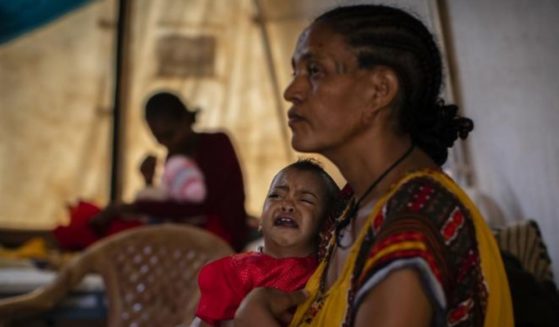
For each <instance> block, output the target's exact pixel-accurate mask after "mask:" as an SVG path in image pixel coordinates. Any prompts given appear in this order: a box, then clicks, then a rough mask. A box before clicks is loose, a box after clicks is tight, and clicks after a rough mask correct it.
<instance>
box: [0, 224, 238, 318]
mask: <svg viewBox="0 0 559 327" xmlns="http://www.w3.org/2000/svg"><path fill="white" fill-rule="evenodd" d="M232 253H233V250H232V249H231V248H230V247H229V245H227V244H226V243H225V242H224V241H222V240H221V239H219V238H218V237H216V236H214V235H213V234H210V233H208V232H206V231H204V230H202V229H199V228H196V227H191V226H187V225H174V224H162V225H155V226H147V227H138V228H134V229H131V230H128V231H125V232H122V233H119V234H116V235H114V236H112V237H109V238H107V239H104V240H102V241H99V242H97V243H95V244H93V245H92V246H91V247H89V248H88V249H87V250H86V251H85V252H84V253H82V254H80V255H79V256H78V257H77V258H75V259H74V260H72V261H71V262H69V263H68V264H67V265H66V266H65V267H64V268H63V269H62V270H61V271H60V273H59V274H58V276H57V278H56V280H55V281H54V282H53V283H51V284H49V285H47V286H45V287H42V288H41V289H38V290H36V291H34V292H32V293H30V294H25V295H21V296H16V297H13V298H8V299H2V300H0V322H1V321H3V320H6V319H7V320H8V321H9V320H11V319H14V318H17V317H22V316H28V315H30V314H33V313H37V312H40V311H45V310H48V309H50V308H52V307H53V306H54V305H55V304H56V303H57V302H59V301H60V300H61V299H62V298H63V297H64V296H65V294H67V293H68V292H69V291H70V290H71V289H72V288H73V287H75V286H76V285H77V284H78V283H79V282H80V281H81V280H82V278H83V277H84V276H85V275H86V274H87V273H89V272H97V273H99V274H100V275H101V276H102V278H103V281H104V283H105V292H106V296H107V301H108V315H109V316H108V319H107V325H108V326H110V327H124V326H126V327H141V326H150V327H151V326H161V327H167V326H169V327H171V326H181V325H189V324H190V322H191V321H192V319H193V316H194V312H195V309H196V304H197V303H198V299H199V291H198V284H197V277H198V272H199V270H200V268H201V267H202V266H203V265H204V264H206V263H207V262H208V261H211V260H214V259H218V258H221V257H224V256H226V255H229V254H232ZM0 325H1V323H0Z"/></svg>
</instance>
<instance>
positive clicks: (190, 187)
mask: <svg viewBox="0 0 559 327" xmlns="http://www.w3.org/2000/svg"><path fill="white" fill-rule="evenodd" d="M156 160H157V159H156V158H155V156H152V155H150V156H148V157H147V158H146V159H145V160H144V162H143V163H142V166H141V167H140V171H141V172H142V174H143V175H144V179H145V181H146V188H144V189H143V190H141V191H140V192H138V194H137V195H136V199H140V200H146V199H150V200H155V201H157V200H161V201H164V200H169V199H172V200H175V201H179V202H182V201H184V202H193V203H200V202H202V201H204V199H205V198H206V185H205V183H204V175H203V174H202V171H201V170H200V168H198V165H197V164H196V163H195V162H194V160H192V159H191V158H189V157H188V156H185V155H181V154H175V155H172V156H170V157H169V158H168V159H167V161H166V162H165V167H164V169H163V175H162V176H161V181H160V183H159V185H156V186H154V185H153V175H154V171H155V163H156ZM146 166H149V167H151V169H146V168H145V167H146ZM146 170H148V171H149V172H146Z"/></svg>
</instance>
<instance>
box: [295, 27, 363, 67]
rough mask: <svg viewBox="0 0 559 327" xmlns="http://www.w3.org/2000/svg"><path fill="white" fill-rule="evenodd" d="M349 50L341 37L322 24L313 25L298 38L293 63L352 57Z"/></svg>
mask: <svg viewBox="0 0 559 327" xmlns="http://www.w3.org/2000/svg"><path fill="white" fill-rule="evenodd" d="M351 50H352V49H351V47H350V46H349V45H348V44H347V42H346V41H345V38H344V37H343V35H341V34H339V33H335V32H333V31H332V30H331V29H330V28H328V27H327V26H324V25H322V24H313V25H310V26H309V27H307V28H306V29H305V30H304V31H303V32H302V33H301V35H300V36H299V39H298V41H297V45H296V47H295V51H294V53H293V61H295V62H299V61H304V60H308V59H322V58H324V57H338V56H348V55H350V56H353V52H352V51H351Z"/></svg>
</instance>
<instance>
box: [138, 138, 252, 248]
mask: <svg viewBox="0 0 559 327" xmlns="http://www.w3.org/2000/svg"><path fill="white" fill-rule="evenodd" d="M196 137H197V141H196V144H195V145H194V147H193V146H192V144H185V145H184V151H183V153H179V152H175V153H169V154H168V156H171V155H174V154H183V155H187V156H190V157H191V158H192V159H194V160H195V161H196V163H197V164H198V167H199V168H200V170H201V171H202V173H203V175H204V178H205V182H206V189H207V194H206V199H205V200H204V202H202V203H188V202H178V201H173V200H167V201H154V200H138V201H136V202H135V203H134V205H135V208H136V210H137V211H138V212H141V213H142V214H146V215H148V216H150V217H154V218H162V219H169V220H171V221H174V222H188V218H189V217H199V216H205V217H206V218H207V223H206V224H205V225H204V226H202V227H204V228H206V229H207V230H208V231H210V232H212V233H214V234H216V235H218V236H220V237H222V238H223V239H224V240H225V241H227V242H229V244H231V246H232V247H233V248H234V249H235V250H237V251H240V250H242V248H243V247H244V245H245V242H246V237H247V232H248V225H247V222H246V220H247V215H246V212H245V206H244V202H245V191H244V184H243V175H242V172H241V167H240V165H239V161H238V159H237V155H236V154H235V150H234V148H233V145H232V144H231V141H230V140H229V137H228V136H227V135H226V134H224V133H199V134H197V136H196Z"/></svg>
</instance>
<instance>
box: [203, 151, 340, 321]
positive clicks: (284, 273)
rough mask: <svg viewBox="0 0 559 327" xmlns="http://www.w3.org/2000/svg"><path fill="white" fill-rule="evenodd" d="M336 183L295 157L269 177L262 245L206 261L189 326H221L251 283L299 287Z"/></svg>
mask: <svg viewBox="0 0 559 327" xmlns="http://www.w3.org/2000/svg"><path fill="white" fill-rule="evenodd" d="M339 191H340V190H339V188H338V186H337V185H336V183H335V182H334V181H333V180H332V178H331V177H330V175H328V174H327V173H326V172H325V171H324V169H323V168H322V167H321V166H320V165H319V164H318V162H316V161H314V160H311V159H304V160H299V161H297V162H295V163H292V164H290V165H289V166H287V167H285V168H283V169H282V170H281V171H280V172H279V173H278V174H277V175H276V176H275V177H274V179H273V180H272V184H271V185H270V189H269V191H268V195H267V197H266V200H265V201H264V207H263V210H262V217H261V227H262V234H263V236H264V246H263V247H262V249H261V251H259V252H247V253H242V254H236V255H233V256H229V257H225V258H222V259H220V260H217V261H214V262H212V263H209V264H208V265H206V266H205V267H204V268H202V270H201V271H200V274H199V277H198V283H199V286H200V292H201V298H200V303H199V304H198V309H197V311H196V316H197V318H196V319H195V320H194V322H193V324H192V326H219V325H221V326H223V325H225V324H227V321H228V320H231V319H233V318H234V315H235V311H236V310H237V307H238V306H239V304H240V303H241V301H242V300H243V298H244V297H245V295H246V294H247V293H249V292H250V291H251V290H252V289H253V288H255V287H272V288H277V289H279V290H282V291H285V292H291V291H295V290H298V289H301V288H303V287H304V286H305V283H306V281H307V279H308V278H309V277H310V275H311V274H312V273H313V271H314V270H315V268H316V265H317V250H318V245H319V232H320V231H321V229H322V228H323V226H324V224H325V223H326V222H328V221H329V220H331V218H333V217H335V215H336V214H337V211H338V208H339V207H341V206H340V205H339V202H340V201H339V200H338V195H339Z"/></svg>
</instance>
